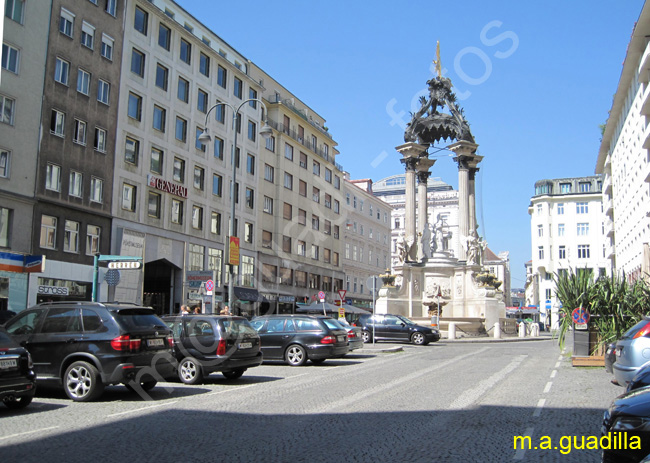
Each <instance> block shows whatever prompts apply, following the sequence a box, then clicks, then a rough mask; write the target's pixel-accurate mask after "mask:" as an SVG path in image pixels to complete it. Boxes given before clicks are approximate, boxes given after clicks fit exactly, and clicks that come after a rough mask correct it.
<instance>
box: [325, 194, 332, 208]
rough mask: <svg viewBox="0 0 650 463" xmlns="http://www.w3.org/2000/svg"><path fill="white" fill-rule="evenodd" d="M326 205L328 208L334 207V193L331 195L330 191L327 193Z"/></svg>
mask: <svg viewBox="0 0 650 463" xmlns="http://www.w3.org/2000/svg"><path fill="white" fill-rule="evenodd" d="M324 205H325V207H326V208H328V209H331V208H332V195H330V194H329V193H325V201H324Z"/></svg>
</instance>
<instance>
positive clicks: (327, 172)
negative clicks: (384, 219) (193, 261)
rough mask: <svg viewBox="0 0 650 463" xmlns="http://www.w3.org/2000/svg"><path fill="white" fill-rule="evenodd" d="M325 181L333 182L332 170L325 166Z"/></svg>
mask: <svg viewBox="0 0 650 463" xmlns="http://www.w3.org/2000/svg"><path fill="white" fill-rule="evenodd" d="M325 181H326V182H327V183H332V171H331V170H330V169H328V168H325ZM371 215H372V214H371Z"/></svg>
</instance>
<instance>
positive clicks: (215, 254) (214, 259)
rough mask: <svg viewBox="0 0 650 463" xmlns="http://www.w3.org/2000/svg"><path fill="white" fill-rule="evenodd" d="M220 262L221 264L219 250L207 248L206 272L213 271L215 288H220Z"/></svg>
mask: <svg viewBox="0 0 650 463" xmlns="http://www.w3.org/2000/svg"><path fill="white" fill-rule="evenodd" d="M222 262H223V251H222V250H221V249H214V248H208V270H214V273H215V285H216V286H221V277H222V275H221V265H222Z"/></svg>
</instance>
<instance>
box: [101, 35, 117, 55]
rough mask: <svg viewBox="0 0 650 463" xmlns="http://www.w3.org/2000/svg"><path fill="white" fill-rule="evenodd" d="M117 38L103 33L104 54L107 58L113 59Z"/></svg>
mask: <svg viewBox="0 0 650 463" xmlns="http://www.w3.org/2000/svg"><path fill="white" fill-rule="evenodd" d="M114 43H115V40H113V38H112V37H109V36H108V35H106V34H102V50H101V53H102V56H103V57H104V58H106V59H107V60H110V61H113V44H114Z"/></svg>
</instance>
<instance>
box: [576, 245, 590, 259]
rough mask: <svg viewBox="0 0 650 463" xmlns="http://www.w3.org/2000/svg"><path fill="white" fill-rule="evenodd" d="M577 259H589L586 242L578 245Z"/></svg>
mask: <svg viewBox="0 0 650 463" xmlns="http://www.w3.org/2000/svg"><path fill="white" fill-rule="evenodd" d="M578 259H589V245H588V244H579V245H578Z"/></svg>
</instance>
